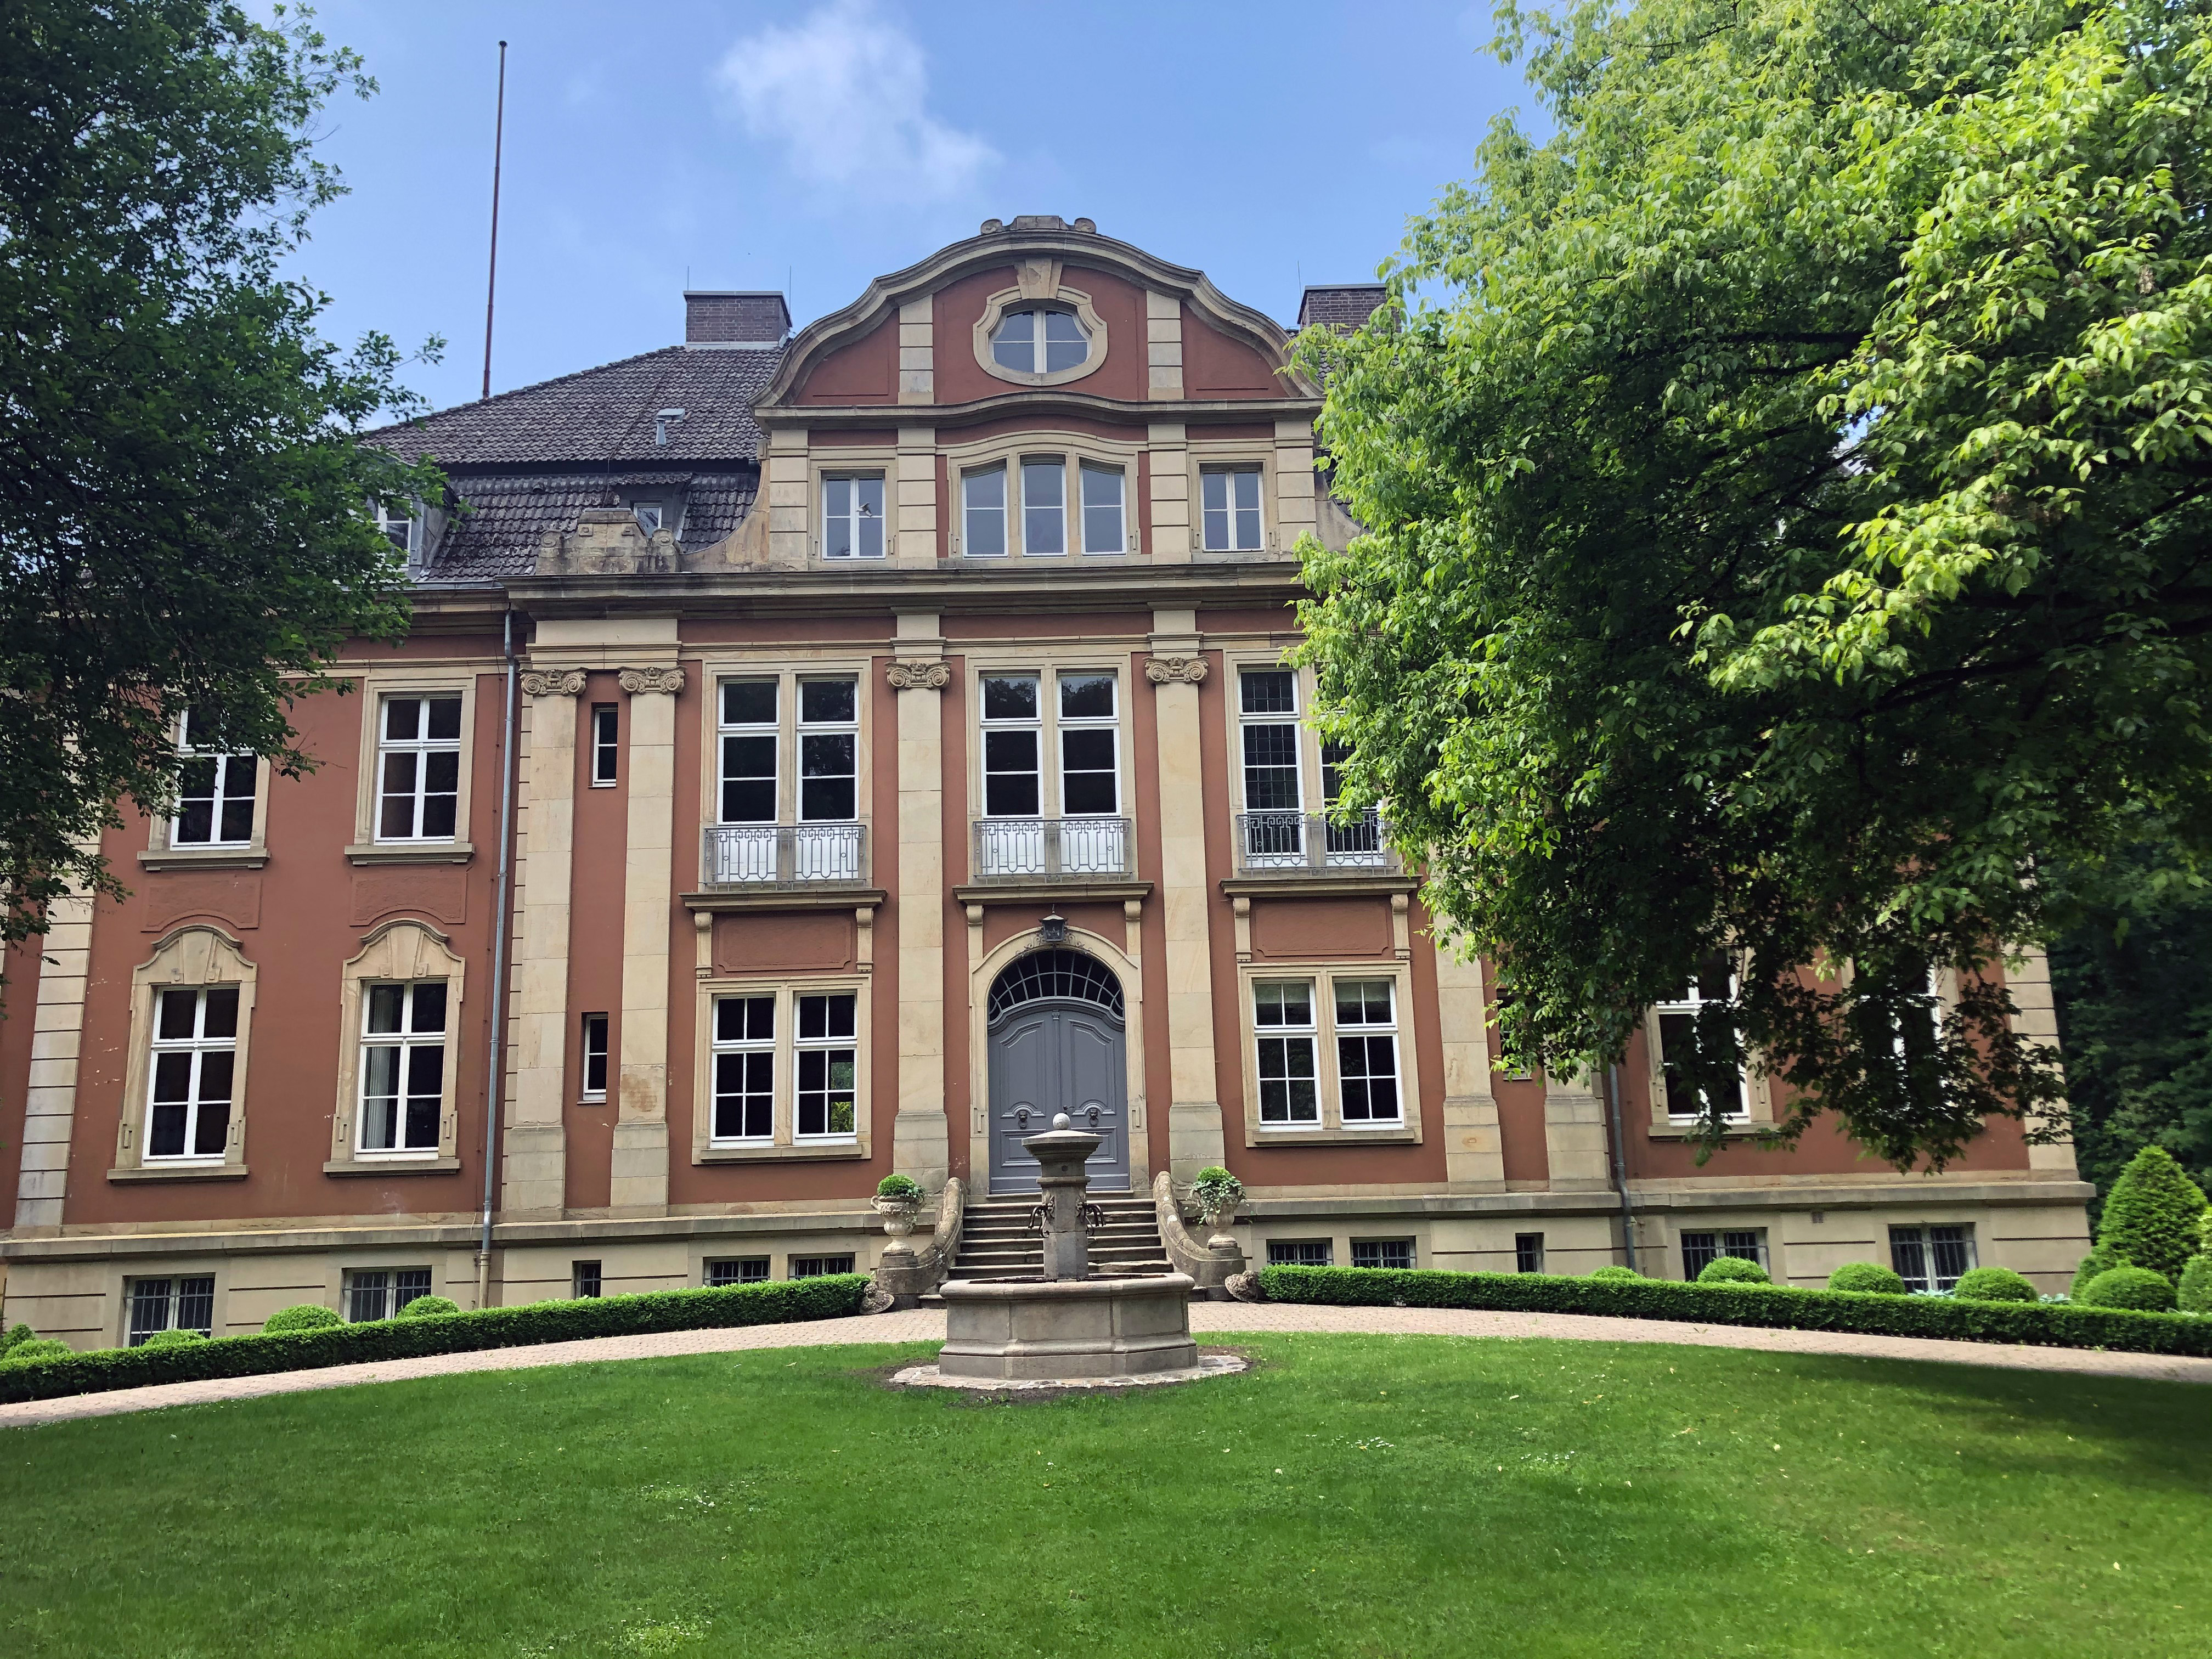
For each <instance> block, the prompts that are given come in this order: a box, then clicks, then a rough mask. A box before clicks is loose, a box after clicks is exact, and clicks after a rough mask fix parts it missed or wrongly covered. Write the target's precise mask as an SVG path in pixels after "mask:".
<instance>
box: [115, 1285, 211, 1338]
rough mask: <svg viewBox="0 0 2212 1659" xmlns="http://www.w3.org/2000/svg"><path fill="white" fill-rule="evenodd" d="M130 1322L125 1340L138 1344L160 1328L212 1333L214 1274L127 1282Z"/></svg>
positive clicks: (161, 1329)
mask: <svg viewBox="0 0 2212 1659" xmlns="http://www.w3.org/2000/svg"><path fill="white" fill-rule="evenodd" d="M126 1290H127V1293H128V1295H129V1297H130V1304H131V1325H130V1328H129V1329H128V1330H127V1331H126V1332H125V1344H126V1346H130V1347H133V1348H135V1347H137V1346H138V1345H139V1344H140V1343H142V1342H143V1341H144V1340H146V1339H147V1338H148V1337H149V1336H152V1335H154V1334H155V1333H157V1332H161V1331H197V1332H198V1333H199V1334H201V1335H202V1336H213V1335H214V1334H215V1275H214V1274H212V1273H201V1274H197V1275H191V1276H187V1277H185V1278H180V1279H132V1280H131V1282H130V1284H129V1285H128V1286H126Z"/></svg>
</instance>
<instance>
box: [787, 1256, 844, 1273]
mask: <svg viewBox="0 0 2212 1659" xmlns="http://www.w3.org/2000/svg"><path fill="white" fill-rule="evenodd" d="M852 1271H853V1258H852V1257H851V1256H849V1255H795V1256H793V1257H792V1258H791V1276H792V1277H793V1279H828V1278H830V1277H831V1276H833V1275H835V1274H837V1273H850V1272H852Z"/></svg>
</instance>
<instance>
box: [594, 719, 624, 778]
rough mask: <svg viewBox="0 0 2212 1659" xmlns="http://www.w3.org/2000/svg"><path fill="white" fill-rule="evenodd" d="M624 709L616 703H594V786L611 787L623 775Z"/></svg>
mask: <svg viewBox="0 0 2212 1659" xmlns="http://www.w3.org/2000/svg"><path fill="white" fill-rule="evenodd" d="M621 764H622V709H621V708H619V707H617V705H616V704H614V703H611V702H595V703H593V704H592V788H594V789H611V788H613V787H614V786H615V781H616V779H617V777H619V776H620V775H621V772H620V768H621Z"/></svg>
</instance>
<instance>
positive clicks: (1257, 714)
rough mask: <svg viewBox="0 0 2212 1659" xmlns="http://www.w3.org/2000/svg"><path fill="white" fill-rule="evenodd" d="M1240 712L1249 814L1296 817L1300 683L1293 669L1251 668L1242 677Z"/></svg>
mask: <svg viewBox="0 0 2212 1659" xmlns="http://www.w3.org/2000/svg"><path fill="white" fill-rule="evenodd" d="M1237 712H1238V714H1239V716H1240V719H1241V725H1242V736H1243V751H1244V753H1243V759H1244V810H1245V811H1248V812H1296V811H1298V810H1300V808H1301V807H1302V806H1303V805H1304V797H1303V795H1302V794H1301V793H1300V789H1299V783H1298V677H1297V672H1296V671H1294V670H1292V669H1288V668H1248V669H1246V670H1245V671H1243V673H1242V674H1240V675H1238V676H1237Z"/></svg>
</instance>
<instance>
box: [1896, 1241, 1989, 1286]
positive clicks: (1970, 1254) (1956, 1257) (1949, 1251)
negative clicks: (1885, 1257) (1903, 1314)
mask: <svg viewBox="0 0 2212 1659" xmlns="http://www.w3.org/2000/svg"><path fill="white" fill-rule="evenodd" d="M1889 1265H1890V1266H1891V1267H1894V1268H1896V1269H1897V1276H1898V1277H1899V1279H1903V1280H1904V1281H1905V1289H1907V1290H1909V1291H1938V1292H1942V1291H1949V1290H1950V1288H1951V1287H1952V1286H1953V1285H1956V1284H1957V1283H1958V1282H1959V1280H1960V1278H1961V1277H1962V1276H1963V1275H1964V1274H1965V1273H1966V1271H1967V1270H1968V1269H1969V1268H1971V1267H1972V1266H1973V1265H1974V1230H1973V1229H1972V1227H1892V1228H1891V1229H1890V1230H1889Z"/></svg>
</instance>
